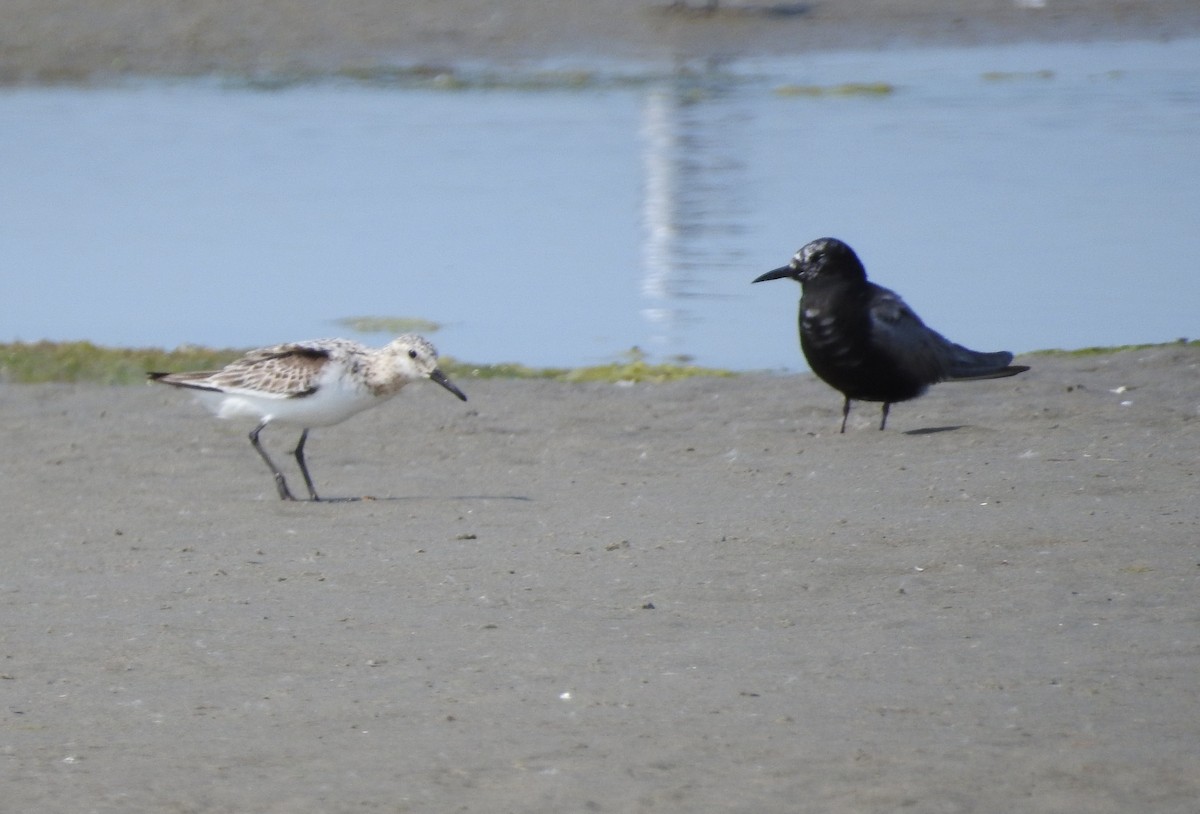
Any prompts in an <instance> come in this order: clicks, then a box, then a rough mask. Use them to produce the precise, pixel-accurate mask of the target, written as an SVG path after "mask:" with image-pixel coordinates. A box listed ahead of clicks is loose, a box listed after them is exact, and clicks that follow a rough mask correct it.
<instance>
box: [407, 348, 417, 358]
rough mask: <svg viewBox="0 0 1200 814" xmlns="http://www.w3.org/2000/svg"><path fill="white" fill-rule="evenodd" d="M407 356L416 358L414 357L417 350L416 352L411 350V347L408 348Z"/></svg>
mask: <svg viewBox="0 0 1200 814" xmlns="http://www.w3.org/2000/svg"><path fill="white" fill-rule="evenodd" d="M408 358H409V359H416V358H417V352H416V351H415V350H412V349H411V348H410V349H409V351H408Z"/></svg>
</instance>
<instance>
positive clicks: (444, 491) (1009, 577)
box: [0, 346, 1200, 814]
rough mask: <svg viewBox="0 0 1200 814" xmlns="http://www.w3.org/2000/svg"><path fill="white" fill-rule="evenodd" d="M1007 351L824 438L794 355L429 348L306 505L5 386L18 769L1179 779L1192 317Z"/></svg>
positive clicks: (130, 397) (185, 410) (1190, 565)
mask: <svg viewBox="0 0 1200 814" xmlns="http://www.w3.org/2000/svg"><path fill="white" fill-rule="evenodd" d="M1021 361H1023V362H1025V363H1027V364H1030V365H1032V368H1033V369H1032V370H1031V371H1030V372H1029V373H1026V374H1024V375H1022V376H1019V377H1016V378H1014V379H1004V380H998V381H992V382H983V383H974V384H957V385H942V386H940V387H937V388H935V389H934V390H933V391H932V392H931V394H930V395H929V396H927V397H925V398H923V399H921V400H919V401H917V402H912V403H908V404H903V405H898V406H897V407H896V408H895V409H894V410H893V413H892V418H891V421H890V426H889V429H888V430H887V431H885V432H879V431H877V430H876V429H875V428H874V425H875V422H876V420H877V410H876V409H875V408H874V407H873V406H872V405H864V406H862V408H861V409H858V410H856V411H855V412H854V413H852V416H851V428H850V431H848V432H847V434H846V435H844V436H842V435H838V434H837V432H836V430H837V424H838V421H839V419H840V399H839V397H838V396H837V394H836V393H834V392H833V391H831V390H830V389H829V388H827V387H825V386H824V385H822V384H821V383H820V382H818V381H816V380H815V379H813V378H812V377H811V376H807V375H801V376H765V375H747V376H742V377H738V378H734V379H708V378H706V379H693V380H686V381H682V382H678V383H672V384H655V385H634V386H622V385H618V384H568V383H560V382H546V381H515V380H471V379H470V378H466V379H462V380H460V381H459V384H460V385H461V386H462V387H463V389H464V390H466V391H467V393H468V394H469V395H470V398H471V400H470V402H468V403H466V404H462V403H459V402H457V401H455V400H454V399H452V398H449V397H447V395H446V394H445V393H444V392H443V391H441V389H440V388H437V387H433V386H428V385H426V386H413V387H412V388H411V389H410V390H406V391H405V392H404V393H403V394H401V396H400V398H399V399H398V400H397V401H395V402H393V403H391V404H388V405H385V406H384V407H382V408H380V409H378V410H374V411H371V412H368V413H365V414H363V415H361V416H359V417H356V418H355V419H352V420H351V421H349V422H347V423H345V424H342V425H340V426H338V427H333V428H329V429H325V430H319V431H317V432H316V433H314V435H313V438H312V439H311V440H310V443H309V447H308V449H309V461H310V464H311V466H312V469H313V473H314V476H315V477H316V479H317V482H318V484H319V485H320V486H321V487H322V489H323V490H324V491H325V492H327V493H329V494H330V495H342V496H366V495H370V496H373V497H374V498H375V499H373V500H363V501H358V502H349V503H324V504H311V503H292V504H288V503H283V502H281V501H279V500H278V499H277V497H276V496H275V490H274V486H273V483H272V481H271V479H270V477H269V474H268V473H267V471H266V469H265V467H263V466H262V463H261V461H259V460H258V458H257V456H256V455H255V454H254V452H253V450H252V449H251V448H250V445H249V443H248V442H247V440H246V437H245V433H246V431H247V429H248V428H247V427H245V426H241V425H238V424H233V423H223V422H218V421H216V420H214V419H212V418H210V417H208V416H207V414H206V413H205V412H204V411H203V410H202V408H200V407H199V406H198V405H196V404H194V403H192V402H191V401H190V400H189V399H188V398H187V396H186V395H184V394H181V393H179V392H177V391H173V390H168V389H166V388H158V387H154V386H150V385H146V386H133V387H116V388H111V387H101V386H95V385H25V386H15V385H5V386H0V414H2V415H3V416H4V424H3V426H4V447H5V450H6V454H5V456H4V457H3V462H2V464H0V465H2V466H3V469H4V482H5V484H6V488H5V489H4V491H3V501H4V505H3V516H4V518H5V530H6V533H5V535H4V536H5V545H4V547H3V549H0V597H2V602H3V613H4V618H5V625H4V633H3V647H2V649H0V659H2V661H0V679H2V680H0V691H2V692H3V697H4V705H5V712H4V715H5V725H4V730H3V731H4V736H3V755H2V760H3V764H2V765H3V778H4V779H3V781H2V785H3V793H4V798H5V803H6V807H7V808H9V809H10V810H13V811H39V812H83V811H87V812H132V811H155V812H158V811H165V812H239V813H240V812H249V811H255V812H352V811H388V812H408V811H413V812H416V811H480V812H564V811H619V812H633V811H638V812H651V811H667V812H696V811H743V812H757V813H761V812H781V813H782V812H796V811H813V812H818V811H819V812H884V811H898V810H904V811H913V812H996V814H1008V812H1012V811H1014V810H1019V811H1023V812H1083V811H1087V812H1113V814H1117V813H1118V812H1120V813H1121V814H1123V813H1124V812H1128V811H1135V810H1140V811H1155V812H1179V814H1183V813H1184V812H1192V811H1194V810H1195V805H1196V800H1197V799H1200V749H1197V745H1198V744H1200V723H1198V722H1200V686H1198V685H1197V682H1196V679H1195V677H1196V674H1197V670H1198V669H1200V639H1198V631H1200V626H1198V624H1197V623H1198V622H1200V611H1198V609H1197V604H1196V597H1197V595H1198V588H1200V550H1198V548H1197V540H1200V507H1198V506H1197V505H1196V501H1195V496H1196V494H1197V491H1198V490H1197V485H1198V484H1197V460H1198V459H1200V432H1197V427H1198V426H1200V396H1198V395H1197V387H1196V384H1197V381H1198V374H1200V349H1197V348H1196V347H1195V346H1169V347H1160V348H1154V349H1149V350H1135V351H1125V352H1119V353H1115V354H1111V355H1095V356H1068V355H1051V356H1045V355H1039V356H1033V357H1028V358H1025V359H1022V360H1021ZM266 435H270V436H271V437H270V438H269V439H268V441H269V443H270V444H271V445H272V446H273V448H274V449H276V450H278V451H279V452H280V453H281V460H283V459H284V458H285V457H286V456H283V455H282V453H283V451H284V450H286V449H289V448H290V446H289V445H290V444H292V443H293V442H294V438H292V437H290V436H288V435H287V434H286V432H284V431H282V430H279V431H275V432H271V431H268V433H266V434H264V437H266ZM289 463H290V461H289ZM289 471H290V470H289ZM293 477H295V476H293ZM296 484H297V486H299V482H298V481H297V482H296Z"/></svg>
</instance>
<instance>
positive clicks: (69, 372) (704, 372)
mask: <svg viewBox="0 0 1200 814" xmlns="http://www.w3.org/2000/svg"><path fill="white" fill-rule="evenodd" d="M243 353H245V350H238V349H233V348H221V349H213V348H201V347H196V346H191V345H188V346H181V347H179V348H176V349H175V350H170V351H169V350H163V349H160V348H109V347H103V346H100V345H95V344H93V343H91V342H49V341H41V342H11V343H7V344H0V383H9V384H38V383H42V382H92V383H96V384H113V385H115V384H135V383H137V382H141V381H145V378H146V373H147V372H148V371H151V370H212V369H215V368H219V367H221V366H223V365H225V364H228V363H229V362H232V361H233V360H234V359H236V358H238V357H239V356H241V355H242V354H243ZM441 367H442V369H443V370H445V371H446V372H447V374H449V375H450V376H452V377H456V378H463V379H497V378H504V379H555V380H559V381H573V382H585V381H586V382H665V381H673V380H675V379H686V378H692V377H696V376H733V375H735V374H734V373H733V372H732V371H729V370H721V369H717V368H706V367H700V366H698V365H693V364H690V363H689V362H687V361H686V360H675V361H672V362H664V363H651V362H648V361H647V360H646V357H645V354H643V353H642V352H641V351H640V350H639V349H637V348H632V349H630V350H629V351H627V352H626V353H625V354H624V355H623V358H622V359H621V360H620V361H616V362H612V363H609V364H603V365H593V366H588V367H580V368H535V367H528V366H526V365H520V364H515V363H501V364H493V365H475V364H469V363H466V362H459V361H457V360H455V359H453V358H450V357H445V358H443V360H442V365H441Z"/></svg>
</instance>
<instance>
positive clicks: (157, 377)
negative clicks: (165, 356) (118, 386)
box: [146, 371, 219, 390]
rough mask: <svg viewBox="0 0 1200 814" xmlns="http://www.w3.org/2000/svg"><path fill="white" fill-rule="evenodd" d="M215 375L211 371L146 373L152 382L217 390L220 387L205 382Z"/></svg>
mask: <svg viewBox="0 0 1200 814" xmlns="http://www.w3.org/2000/svg"><path fill="white" fill-rule="evenodd" d="M211 375H213V374H212V372H210V371H196V372H194V373H190V372H189V373H164V372H162V371H151V372H149V373H147V374H146V378H147V379H149V380H150V381H152V382H162V383H163V384H169V385H172V386H174V387H191V388H193V389H195V390H217V389H219V388H216V387H213V386H212V385H209V384H205V380H206V379H208V377H209V376H211Z"/></svg>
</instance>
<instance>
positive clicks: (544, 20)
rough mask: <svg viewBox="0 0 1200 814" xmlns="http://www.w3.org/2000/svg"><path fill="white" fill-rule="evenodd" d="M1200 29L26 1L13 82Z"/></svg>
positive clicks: (10, 19)
mask: <svg viewBox="0 0 1200 814" xmlns="http://www.w3.org/2000/svg"><path fill="white" fill-rule="evenodd" d="M1198 35H1200V6H1198V5H1197V4H1196V3H1194V2H1191V0H1155V1H1154V2H1147V1H1146V0H1142V1H1141V2H1120V0H1107V1H1106V2H1090V1H1089V0H1047V1H1046V2H1044V3H1039V2H1022V3H1018V2H1014V1H1013V0H843V1H842V2H812V3H774V4H772V3H754V2H748V1H747V0H736V1H731V0H725V2H721V3H718V4H715V9H709V8H708V7H707V6H706V5H705V4H703V3H699V2H693V3H691V4H688V3H669V2H645V1H641V2H637V1H634V0H573V1H572V2H544V1H543V0H486V1H485V0H414V2H404V3H396V2H392V1H391V0H348V1H347V2H343V3H336V4H331V3H323V2H317V0H301V2H293V0H252V2H247V3H236V4H230V3H224V2H219V1H218V0H197V1H196V2H188V3H175V4H169V5H164V4H162V3H161V2H156V1H155V0H94V1H93V2H88V3H78V2H73V1H72V0H10V2H6V3H4V4H3V6H0V82H4V83H8V84H13V83H23V82H40V83H46V82H49V83H53V82H79V81H89V80H93V79H104V78H109V77H114V76H117V77H120V76H129V75H133V76H195V75H207V74H233V75H273V74H294V73H304V74H310V73H320V72H323V71H330V72H335V71H371V70H376V69H380V68H386V67H391V66H412V65H424V64H429V65H456V64H461V63H470V62H478V61H486V62H495V63H514V62H516V63H519V62H527V61H539V60H559V61H565V62H567V63H569V64H572V65H588V64H592V63H595V62H597V61H605V60H613V59H616V60H648V61H663V60H672V61H676V60H681V59H682V60H688V59H692V60H708V59H731V58H737V57H739V56H761V55H769V54H800V53H805V52H807V51H813V50H828V49H858V48H868V49H873V48H890V47H922V46H930V45H961V44H979V43H998V42H1014V41H1022V40H1044V41H1053V40H1121V39H1169V38H1179V37H1194V36H1198Z"/></svg>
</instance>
